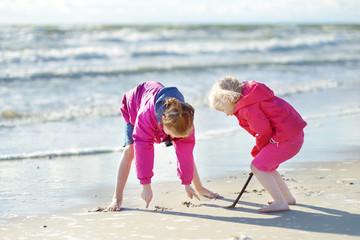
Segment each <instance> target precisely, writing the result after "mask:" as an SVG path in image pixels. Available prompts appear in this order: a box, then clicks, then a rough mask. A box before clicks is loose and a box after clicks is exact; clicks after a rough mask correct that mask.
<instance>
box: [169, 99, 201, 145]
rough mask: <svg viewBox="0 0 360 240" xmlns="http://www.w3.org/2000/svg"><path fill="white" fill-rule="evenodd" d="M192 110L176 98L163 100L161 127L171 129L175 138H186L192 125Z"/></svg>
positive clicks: (188, 105)
mask: <svg viewBox="0 0 360 240" xmlns="http://www.w3.org/2000/svg"><path fill="white" fill-rule="evenodd" d="M194 112H195V110H194V108H193V107H192V106H191V105H190V104H187V103H184V102H182V101H180V100H178V99H177V98H173V97H171V98H167V99H166V100H165V112H164V118H163V125H165V126H166V127H167V128H169V129H171V130H172V131H173V132H174V133H175V134H176V136H177V137H184V138H185V137H188V136H189V135H190V134H191V131H192V129H193V123H194Z"/></svg>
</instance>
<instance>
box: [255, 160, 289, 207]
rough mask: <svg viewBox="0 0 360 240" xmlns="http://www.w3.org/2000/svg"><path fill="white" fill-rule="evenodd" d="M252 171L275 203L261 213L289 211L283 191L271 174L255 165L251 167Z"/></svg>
mask: <svg viewBox="0 0 360 240" xmlns="http://www.w3.org/2000/svg"><path fill="white" fill-rule="evenodd" d="M250 168H251V171H252V172H253V173H254V175H255V176H256V178H257V179H258V180H259V182H260V183H261V185H263V187H264V188H265V189H266V191H268V192H269V194H270V195H271V197H272V198H273V199H274V201H273V202H272V203H271V204H270V205H268V206H265V207H263V208H261V209H259V211H260V212H279V211H286V210H289V205H288V204H287V202H286V201H285V199H284V197H283V195H282V193H281V190H280V188H279V186H278V184H277V183H276V181H275V179H274V177H273V176H272V175H271V173H268V172H264V171H260V170H259V169H257V168H256V167H255V166H254V165H253V164H251V165H250Z"/></svg>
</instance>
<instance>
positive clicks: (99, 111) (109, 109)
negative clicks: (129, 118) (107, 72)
mask: <svg viewBox="0 0 360 240" xmlns="http://www.w3.org/2000/svg"><path fill="white" fill-rule="evenodd" d="M120 114H121V113H120V110H119V106H118V105H116V106H108V105H103V106H96V107H95V106H92V107H82V108H77V109H74V108H70V109H56V110H52V111H46V112H19V111H14V110H9V109H8V110H4V111H3V112H1V113H0V127H5V128H9V127H15V126H20V125H26V124H34V123H45V122H59V121H65V122H66V121H73V120H77V119H84V118H99V117H116V116H120Z"/></svg>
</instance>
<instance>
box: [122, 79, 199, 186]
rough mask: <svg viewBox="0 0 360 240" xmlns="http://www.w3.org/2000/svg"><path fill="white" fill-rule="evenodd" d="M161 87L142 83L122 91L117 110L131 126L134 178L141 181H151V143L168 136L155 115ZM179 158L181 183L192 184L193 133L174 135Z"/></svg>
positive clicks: (152, 146)
mask: <svg viewBox="0 0 360 240" xmlns="http://www.w3.org/2000/svg"><path fill="white" fill-rule="evenodd" d="M163 88H164V86H163V85H162V84H160V83H158V82H145V83H142V84H140V85H139V86H137V87H136V88H134V89H132V90H130V91H129V92H127V93H125V95H124V98H123V101H122V104H121V107H120V110H121V113H122V116H123V118H124V120H125V122H126V123H130V124H131V125H133V126H134V132H133V139H134V154H135V165H136V172H137V177H138V179H139V180H140V183H141V184H149V183H151V178H152V176H153V175H154V173H153V171H152V170H153V166H154V143H161V142H165V141H166V140H167V139H168V135H167V134H166V133H165V132H164V130H163V127H162V125H161V124H160V123H159V122H158V121H157V119H156V115H155V98H156V95H157V93H158V92H159V91H160V90H161V89H163ZM172 140H173V144H174V148H175V152H176V155H177V158H178V164H177V171H178V176H179V178H180V179H181V183H182V184H186V185H188V184H191V181H192V179H193V173H194V157H193V149H194V146H195V132H194V131H193V132H192V134H190V136H189V137H187V138H185V139H182V138H174V139H172Z"/></svg>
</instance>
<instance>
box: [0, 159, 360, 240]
mask: <svg viewBox="0 0 360 240" xmlns="http://www.w3.org/2000/svg"><path fill="white" fill-rule="evenodd" d="M358 169H360V161H348V162H347V161H344V162H321V163H305V164H300V163H294V164H291V165H290V164H288V165H287V170H281V169H279V170H280V172H281V174H282V175H283V178H284V179H285V180H286V182H287V183H288V185H289V187H290V189H291V191H292V192H293V194H294V196H295V197H296V199H297V204H296V205H295V206H291V210H290V211H286V212H279V213H269V214H262V213H259V212H258V211H257V209H258V208H259V207H260V206H261V205H262V204H265V203H266V201H267V200H269V199H270V198H269V195H268V193H267V192H265V190H264V189H263V188H262V186H261V185H260V184H259V182H258V181H257V180H256V178H253V179H252V180H251V182H250V184H249V186H248V187H247V191H246V192H245V193H244V195H243V196H242V198H241V199H240V201H239V203H238V204H237V206H236V207H235V208H233V209H231V208H227V206H229V205H231V203H232V202H233V200H234V199H235V198H236V196H237V194H238V193H239V192H240V190H241V188H242V186H243V185H244V183H245V181H246V179H247V178H248V173H247V172H243V173H241V174H239V175H232V176H224V177H222V178H219V179H204V180H203V184H204V185H205V186H206V187H208V188H209V189H211V190H214V191H217V192H218V193H220V194H221V195H222V196H223V197H224V198H223V199H217V200H210V199H206V198H201V201H198V200H195V199H188V198H186V196H185V193H184V190H183V187H182V186H181V185H180V184H178V183H158V184H156V183H153V184H152V185H153V191H154V198H153V200H152V202H151V204H150V206H149V208H148V209H146V208H145V203H144V202H143V200H142V199H140V191H141V188H140V187H139V186H131V187H127V188H126V190H125V199H124V203H123V206H124V209H123V210H122V211H120V212H96V211H95V210H96V209H97V208H98V207H104V206H106V205H107V203H108V200H109V198H110V197H111V193H112V192H111V191H110V190H104V191H103V192H99V193H98V194H97V197H98V198H99V200H100V201H99V204H98V205H86V206H82V207H80V208H77V209H72V210H70V211H67V212H62V213H58V214H53V215H46V216H27V217H26V218H22V219H20V218H15V219H12V220H11V221H10V222H7V223H5V224H2V223H0V224H1V225H0V226H1V238H2V239H231V238H233V239H237V238H236V237H238V239H359V237H360V229H359V222H360V207H359V203H360V187H359V174H358ZM45 207H46V206H44V208H45Z"/></svg>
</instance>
